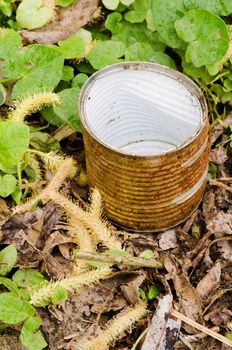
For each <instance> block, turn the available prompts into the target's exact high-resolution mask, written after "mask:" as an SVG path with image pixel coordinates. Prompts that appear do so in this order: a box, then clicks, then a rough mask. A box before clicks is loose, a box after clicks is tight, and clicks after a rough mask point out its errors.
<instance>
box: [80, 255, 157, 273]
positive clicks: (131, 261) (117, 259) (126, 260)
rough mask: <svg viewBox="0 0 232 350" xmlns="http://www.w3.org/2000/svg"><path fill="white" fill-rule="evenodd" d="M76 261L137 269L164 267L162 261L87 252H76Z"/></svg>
mask: <svg viewBox="0 0 232 350" xmlns="http://www.w3.org/2000/svg"><path fill="white" fill-rule="evenodd" d="M75 258H76V259H83V260H89V261H100V262H105V263H111V264H116V265H129V266H130V265H132V266H138V267H152V268H155V269H162V268H163V267H164V265H163V262H162V261H158V260H156V259H144V258H138V257H133V256H118V255H113V256H112V255H107V254H93V253H89V252H77V253H76V255H75Z"/></svg>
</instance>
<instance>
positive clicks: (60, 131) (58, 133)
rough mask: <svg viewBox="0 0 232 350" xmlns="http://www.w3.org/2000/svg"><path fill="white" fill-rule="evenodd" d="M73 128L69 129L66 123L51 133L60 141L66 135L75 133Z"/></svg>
mask: <svg viewBox="0 0 232 350" xmlns="http://www.w3.org/2000/svg"><path fill="white" fill-rule="evenodd" d="M75 132H76V131H75V130H73V129H71V128H70V127H69V126H68V125H67V124H64V125H62V126H60V127H59V128H58V129H57V130H56V131H55V132H54V134H53V137H54V139H55V140H57V141H59V142H60V141H62V140H63V139H65V138H66V137H69V136H71V135H73V134H75Z"/></svg>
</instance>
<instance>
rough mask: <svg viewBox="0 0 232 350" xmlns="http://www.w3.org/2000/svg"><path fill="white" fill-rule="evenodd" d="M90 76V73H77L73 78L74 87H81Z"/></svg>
mask: <svg viewBox="0 0 232 350" xmlns="http://www.w3.org/2000/svg"><path fill="white" fill-rule="evenodd" d="M88 78H89V77H88V75H86V74H84V73H79V74H77V75H76V76H75V77H74V78H73V80H72V87H73V88H74V87H78V88H79V89H81V88H82V86H83V85H84V83H85V82H86V80H88Z"/></svg>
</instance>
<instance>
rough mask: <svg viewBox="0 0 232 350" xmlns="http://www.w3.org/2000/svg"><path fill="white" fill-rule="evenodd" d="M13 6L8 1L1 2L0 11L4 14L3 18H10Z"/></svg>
mask: <svg viewBox="0 0 232 350" xmlns="http://www.w3.org/2000/svg"><path fill="white" fill-rule="evenodd" d="M12 10H13V6H12V4H11V1H10V0H1V2H0V11H2V12H3V13H4V15H5V16H7V17H10V16H11V14H12Z"/></svg>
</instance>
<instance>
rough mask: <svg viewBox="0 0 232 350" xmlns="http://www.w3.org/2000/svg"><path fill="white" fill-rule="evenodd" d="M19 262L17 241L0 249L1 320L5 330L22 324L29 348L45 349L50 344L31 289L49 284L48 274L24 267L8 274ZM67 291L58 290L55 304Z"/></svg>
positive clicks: (35, 349)
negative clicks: (34, 305) (31, 298)
mask: <svg viewBox="0 0 232 350" xmlns="http://www.w3.org/2000/svg"><path fill="white" fill-rule="evenodd" d="M16 261H17V250H16V248H15V246H14V245H13V244H10V245H8V246H7V247H6V248H4V249H2V250H1V251H0V285H1V287H2V288H1V290H2V292H1V293H0V321H1V323H2V324H1V329H4V328H6V327H10V326H13V325H18V326H19V327H20V329H21V331H20V340H21V342H22V344H23V345H24V347H25V349H27V350H42V349H44V348H45V347H46V346H47V342H46V341H45V339H44V336H43V334H42V332H41V331H40V329H39V328H40V326H41V324H42V320H41V319H40V317H38V315H37V313H36V309H35V308H34V307H33V306H32V305H31V303H30V292H29V291H30V289H31V288H35V286H36V287H38V286H41V285H44V284H46V283H47V280H46V279H45V277H44V276H43V275H42V274H41V273H39V272H38V271H37V270H34V269H21V270H17V271H16V272H14V273H13V276H12V278H7V277H5V276H6V275H7V274H8V273H9V272H12V269H13V267H14V266H15V264H16ZM63 294H64V293H63V291H54V298H53V299H52V301H53V303H59V302H61V301H62V300H63Z"/></svg>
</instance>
